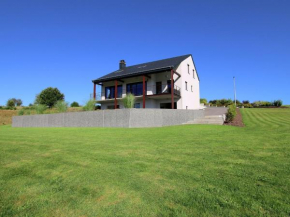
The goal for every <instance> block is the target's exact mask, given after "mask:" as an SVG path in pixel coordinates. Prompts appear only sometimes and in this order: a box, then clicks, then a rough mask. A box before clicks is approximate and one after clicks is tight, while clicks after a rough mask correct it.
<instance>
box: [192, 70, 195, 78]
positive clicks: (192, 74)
mask: <svg viewBox="0 0 290 217" xmlns="http://www.w3.org/2000/svg"><path fill="white" fill-rule="evenodd" d="M192 76H193V78H195V77H194V69H193V70H192Z"/></svg>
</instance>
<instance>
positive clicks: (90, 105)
mask: <svg viewBox="0 0 290 217" xmlns="http://www.w3.org/2000/svg"><path fill="white" fill-rule="evenodd" d="M95 108H96V101H95V100H92V99H91V100H89V101H87V102H86V104H85V105H84V107H83V110H84V111H94V110H95Z"/></svg>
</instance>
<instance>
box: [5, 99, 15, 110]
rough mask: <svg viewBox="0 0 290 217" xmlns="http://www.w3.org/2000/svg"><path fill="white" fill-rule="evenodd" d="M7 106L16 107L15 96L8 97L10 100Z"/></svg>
mask: <svg viewBox="0 0 290 217" xmlns="http://www.w3.org/2000/svg"><path fill="white" fill-rule="evenodd" d="M6 106H7V107H8V108H14V107H15V101H14V99H13V98H12V99H8V101H7V103H6Z"/></svg>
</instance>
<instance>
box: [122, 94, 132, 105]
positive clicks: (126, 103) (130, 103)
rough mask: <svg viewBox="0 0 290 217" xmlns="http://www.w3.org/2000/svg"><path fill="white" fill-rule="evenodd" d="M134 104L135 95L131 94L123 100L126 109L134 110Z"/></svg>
mask: <svg viewBox="0 0 290 217" xmlns="http://www.w3.org/2000/svg"><path fill="white" fill-rule="evenodd" d="M134 104H135V96H134V95H133V94H131V93H129V94H127V95H126V96H125V97H124V98H123V105H124V107H125V108H134Z"/></svg>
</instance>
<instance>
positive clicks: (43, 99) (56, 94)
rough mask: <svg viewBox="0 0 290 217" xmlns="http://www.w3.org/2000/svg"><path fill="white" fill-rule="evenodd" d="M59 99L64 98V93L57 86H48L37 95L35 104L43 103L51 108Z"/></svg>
mask: <svg viewBox="0 0 290 217" xmlns="http://www.w3.org/2000/svg"><path fill="white" fill-rule="evenodd" d="M59 100H64V94H63V93H61V92H60V91H59V90H58V89H57V88H52V87H48V88H46V89H44V90H42V91H41V92H40V94H38V95H36V99H35V104H43V105H46V106H48V107H49V108H51V107H53V106H54V104H55V103H56V102H57V101H59Z"/></svg>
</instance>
